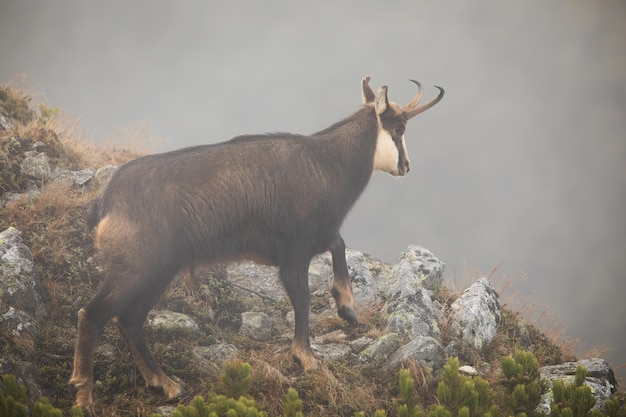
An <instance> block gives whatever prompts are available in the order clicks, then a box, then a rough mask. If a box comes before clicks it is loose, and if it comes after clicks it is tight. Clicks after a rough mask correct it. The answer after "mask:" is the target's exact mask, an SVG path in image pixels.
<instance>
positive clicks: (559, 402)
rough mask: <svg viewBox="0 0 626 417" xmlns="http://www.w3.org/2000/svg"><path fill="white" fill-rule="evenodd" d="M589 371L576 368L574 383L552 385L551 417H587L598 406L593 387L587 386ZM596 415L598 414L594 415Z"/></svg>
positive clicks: (556, 382) (561, 382) (557, 382)
mask: <svg viewBox="0 0 626 417" xmlns="http://www.w3.org/2000/svg"><path fill="white" fill-rule="evenodd" d="M586 376H587V370H586V369H585V368H583V367H582V366H579V367H578V368H576V376H575V378H574V383H573V384H572V383H565V382H563V380H560V379H558V380H556V381H554V382H553V383H552V405H551V408H550V417H587V416H589V415H591V413H590V412H591V409H592V408H593V406H594V405H595V404H596V399H595V396H594V395H593V392H592V391H591V387H589V386H588V385H585V378H586ZM594 414H596V413H594Z"/></svg>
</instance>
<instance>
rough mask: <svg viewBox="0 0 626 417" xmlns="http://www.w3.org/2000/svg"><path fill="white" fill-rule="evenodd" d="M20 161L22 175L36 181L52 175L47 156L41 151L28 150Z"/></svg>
mask: <svg viewBox="0 0 626 417" xmlns="http://www.w3.org/2000/svg"><path fill="white" fill-rule="evenodd" d="M24 155H25V157H24V159H23V160H22V162H21V163H20V172H21V174H22V175H24V176H26V177H28V178H32V179H34V180H38V181H45V180H47V179H48V178H50V176H51V175H52V170H51V169H50V164H49V163H48V157H47V156H46V154H45V153H43V152H36V151H28V152H25V153H24Z"/></svg>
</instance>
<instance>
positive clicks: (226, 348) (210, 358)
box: [192, 342, 239, 372]
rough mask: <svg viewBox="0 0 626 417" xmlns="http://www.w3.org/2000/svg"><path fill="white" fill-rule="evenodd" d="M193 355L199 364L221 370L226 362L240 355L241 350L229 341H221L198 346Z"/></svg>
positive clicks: (209, 368)
mask: <svg viewBox="0 0 626 417" xmlns="http://www.w3.org/2000/svg"><path fill="white" fill-rule="evenodd" d="M192 355H193V357H194V359H195V360H196V361H198V365H199V366H201V367H203V368H205V369H208V370H212V371H214V372H220V371H221V369H222V366H223V364H224V363H225V362H228V361H230V360H233V359H236V358H237V357H239V350H237V348H236V347H235V346H233V345H231V344H229V343H223V342H221V343H216V344H214V345H211V346H196V347H194V348H193V350H192Z"/></svg>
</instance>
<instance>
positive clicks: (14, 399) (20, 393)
mask: <svg viewBox="0 0 626 417" xmlns="http://www.w3.org/2000/svg"><path fill="white" fill-rule="evenodd" d="M62 415H63V414H62V413H61V410H59V409H58V408H55V407H53V406H52V405H51V404H50V403H49V402H48V399H47V398H45V397H41V398H40V399H38V400H37V402H36V403H35V405H34V406H33V409H32V411H31V412H30V413H29V409H28V397H27V396H26V387H25V386H24V385H20V384H19V383H18V382H17V378H16V377H15V375H2V389H0V417H27V416H32V417H62Z"/></svg>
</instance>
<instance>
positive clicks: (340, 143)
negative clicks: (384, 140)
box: [311, 106, 378, 187]
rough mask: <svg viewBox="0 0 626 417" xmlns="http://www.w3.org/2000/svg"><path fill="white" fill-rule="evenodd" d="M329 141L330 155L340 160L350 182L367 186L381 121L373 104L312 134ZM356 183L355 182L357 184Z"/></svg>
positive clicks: (329, 156)
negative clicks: (378, 121) (377, 117)
mask: <svg viewBox="0 0 626 417" xmlns="http://www.w3.org/2000/svg"><path fill="white" fill-rule="evenodd" d="M311 136H312V137H313V138H315V139H316V140H320V141H322V142H326V143H327V144H328V146H327V147H325V148H326V149H327V151H328V152H332V154H329V155H328V158H331V159H334V160H335V161H337V160H340V161H341V162H340V165H341V166H342V169H344V170H345V172H346V174H347V176H348V177H351V182H353V183H354V182H357V183H359V186H363V187H364V186H365V184H367V182H368V181H369V178H370V177H371V175H372V172H373V163H374V153H375V151H376V138H377V136H378V124H377V120H376V114H375V112H374V109H373V107H371V106H363V107H362V108H361V109H359V110H357V111H356V112H355V113H353V114H352V115H351V116H349V117H347V118H345V119H343V120H341V121H339V122H337V123H335V124H333V125H332V126H330V127H328V128H326V129H324V130H321V131H319V132H317V133H314V134H313V135H311ZM355 185H356V184H355Z"/></svg>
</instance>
